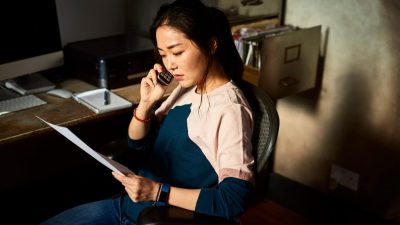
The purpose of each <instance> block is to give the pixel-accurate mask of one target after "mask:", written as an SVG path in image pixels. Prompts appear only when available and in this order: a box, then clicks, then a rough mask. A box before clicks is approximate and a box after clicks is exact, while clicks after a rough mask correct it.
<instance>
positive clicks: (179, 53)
mask: <svg viewBox="0 0 400 225" xmlns="http://www.w3.org/2000/svg"><path fill="white" fill-rule="evenodd" d="M182 53H183V52H176V53H173V54H174V56H178V55H182Z"/></svg>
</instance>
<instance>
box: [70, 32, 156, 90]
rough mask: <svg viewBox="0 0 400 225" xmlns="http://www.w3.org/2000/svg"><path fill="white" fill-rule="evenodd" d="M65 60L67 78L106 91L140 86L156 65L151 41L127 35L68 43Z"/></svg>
mask: <svg viewBox="0 0 400 225" xmlns="http://www.w3.org/2000/svg"><path fill="white" fill-rule="evenodd" d="M64 60H65V63H64V65H65V68H66V69H67V73H68V74H70V76H73V77H76V78H78V79H81V80H84V81H87V82H89V83H91V84H94V85H96V86H98V87H99V88H108V89H115V88H119V87H124V86H128V85H131V84H136V83H139V82H140V79H141V78H142V77H143V76H145V75H146V74H147V72H148V71H149V70H150V69H151V68H153V65H154V63H155V60H154V53H153V44H152V42H151V41H150V39H148V38H144V37H140V36H136V35H129V34H126V35H118V36H112V37H106V38H99V39H93V40H86V41H80V42H74V43H69V44H67V45H66V46H65V47H64ZM105 86H107V87H105Z"/></svg>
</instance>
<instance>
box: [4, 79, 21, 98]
mask: <svg viewBox="0 0 400 225" xmlns="http://www.w3.org/2000/svg"><path fill="white" fill-rule="evenodd" d="M19 96H21V95H19V94H17V93H16V92H14V91H12V90H10V89H8V88H6V87H5V86H4V84H3V83H1V84H0V101H3V100H8V99H12V98H16V97H19Z"/></svg>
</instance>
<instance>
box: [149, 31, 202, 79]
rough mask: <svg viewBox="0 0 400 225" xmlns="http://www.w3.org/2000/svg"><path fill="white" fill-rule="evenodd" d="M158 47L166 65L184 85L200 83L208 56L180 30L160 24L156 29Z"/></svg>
mask: <svg viewBox="0 0 400 225" xmlns="http://www.w3.org/2000/svg"><path fill="white" fill-rule="evenodd" d="M156 39H157V48H158V52H159V53H160V56H161V58H162V61H163V63H164V66H165V67H166V68H167V69H168V71H169V72H171V73H172V74H173V75H174V78H175V79H176V80H177V81H178V82H179V84H180V85H181V86H182V87H191V86H193V85H197V84H199V83H200V81H201V80H202V78H203V77H204V76H205V73H206V71H207V63H208V60H207V57H206V55H205V54H203V53H202V52H201V50H200V49H199V48H198V47H197V45H196V44H194V42H192V41H191V40H189V39H187V38H186V36H185V35H184V34H183V33H182V32H181V31H179V30H177V29H174V28H172V27H169V26H166V25H164V26H160V27H159V28H157V31H156Z"/></svg>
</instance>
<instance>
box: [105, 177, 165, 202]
mask: <svg viewBox="0 0 400 225" xmlns="http://www.w3.org/2000/svg"><path fill="white" fill-rule="evenodd" d="M112 175H113V176H114V177H115V179H117V180H118V181H119V182H121V184H122V185H124V186H125V190H126V192H127V193H128V195H129V197H130V198H131V199H132V201H133V202H142V201H156V200H157V194H158V189H159V188H160V185H161V184H160V183H158V182H155V181H152V180H150V179H147V178H145V177H141V176H138V175H134V174H128V175H126V176H122V175H120V174H117V173H115V172H112Z"/></svg>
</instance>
